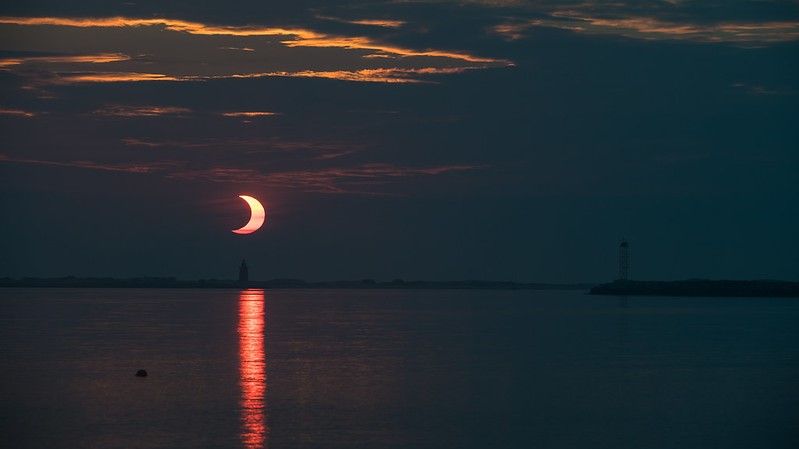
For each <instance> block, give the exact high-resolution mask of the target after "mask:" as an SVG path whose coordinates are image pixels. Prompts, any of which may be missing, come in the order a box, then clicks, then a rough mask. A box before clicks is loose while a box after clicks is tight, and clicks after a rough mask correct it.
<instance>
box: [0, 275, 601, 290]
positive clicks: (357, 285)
mask: <svg viewBox="0 0 799 449" xmlns="http://www.w3.org/2000/svg"><path fill="white" fill-rule="evenodd" d="M594 285H596V284H588V283H582V284H552V283H535V282H529V283H527V282H509V281H405V280H400V279H397V280H394V281H389V282H379V281H375V280H373V279H364V280H360V281H326V282H308V281H303V280H300V279H272V280H268V281H249V282H238V281H234V280H229V279H200V280H196V281H192V280H181V279H177V278H172V277H142V278H127V279H115V278H78V277H71V276H69V277H60V278H21V279H12V278H0V288H3V287H6V288H8V287H22V288H209V289H214V288H216V289H223V288H229V289H242V288H264V289H270V288H306V289H324V288H327V289H336V288H342V289H453V290H585V291H587V290H588V289H590V288H591V287H592V286H594Z"/></svg>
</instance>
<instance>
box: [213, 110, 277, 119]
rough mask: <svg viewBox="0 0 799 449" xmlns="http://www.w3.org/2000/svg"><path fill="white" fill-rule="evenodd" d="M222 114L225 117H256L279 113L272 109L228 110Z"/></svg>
mask: <svg viewBox="0 0 799 449" xmlns="http://www.w3.org/2000/svg"><path fill="white" fill-rule="evenodd" d="M221 115H222V116H223V117H244V118H256V117H271V116H273V115H279V113H278V112H270V111H228V112H223V113H222V114H221Z"/></svg>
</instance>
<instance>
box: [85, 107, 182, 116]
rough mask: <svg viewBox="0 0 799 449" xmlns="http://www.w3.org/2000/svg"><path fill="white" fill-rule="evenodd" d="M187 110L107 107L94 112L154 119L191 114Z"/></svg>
mask: <svg viewBox="0 0 799 449" xmlns="http://www.w3.org/2000/svg"><path fill="white" fill-rule="evenodd" d="M191 112H192V110H191V109H188V108H179V107H173V106H118V105H117V106H107V107H105V108H102V109H98V110H96V111H94V113H95V114H98V115H108V116H114V117H155V116H160V115H182V114H188V113H191Z"/></svg>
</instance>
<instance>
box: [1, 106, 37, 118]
mask: <svg viewBox="0 0 799 449" xmlns="http://www.w3.org/2000/svg"><path fill="white" fill-rule="evenodd" d="M0 115H11V116H15V117H25V118H31V117H35V116H36V113H35V112H30V111H23V110H22V109H2V108H0Z"/></svg>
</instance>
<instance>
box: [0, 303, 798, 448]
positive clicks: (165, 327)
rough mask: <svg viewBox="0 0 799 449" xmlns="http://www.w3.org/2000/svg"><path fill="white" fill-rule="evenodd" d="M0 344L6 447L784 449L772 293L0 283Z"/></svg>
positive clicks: (788, 412) (791, 347)
mask: <svg viewBox="0 0 799 449" xmlns="http://www.w3.org/2000/svg"><path fill="white" fill-rule="evenodd" d="M0 343H2V362H3V363H2V371H0V380H2V386H1V387H0V388H1V389H2V390H0V391H1V392H2V403H1V404H0V445H1V446H2V447H9V448H12V447H13V448H56V449H57V448H64V449H73V448H126V449H127V448H258V447H270V446H271V447H273V448H295V447H297V448H314V447H324V448H360V447H362V448H484V447H496V448H516V447H519V448H522V447H523V448H708V447H714V448H752V447H769V448H782V447H784V448H793V447H799V430H797V423H799V388H797V386H798V385H799V345H798V343H799V302H797V301H796V300H793V299H763V298H759V299H753V298H733V299H719V298H643V297H628V298H615V297H596V296H587V295H585V294H583V293H582V292H574V291H456V290H428V291H421V290H394V291H392V290H268V291H265V292H264V291H262V290H248V291H234V290H179V289H175V290H167V289H164V290H156V289H141V290H139V289H2V290H0ZM139 368H144V369H147V371H148V372H149V376H148V377H147V378H137V377H134V375H133V374H134V373H135V372H136V370H137V369H139Z"/></svg>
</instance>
